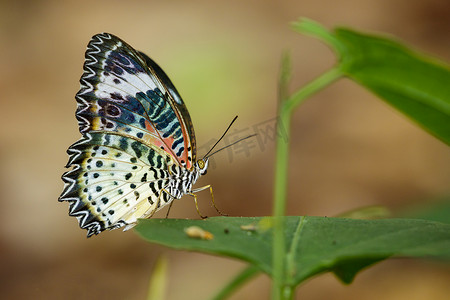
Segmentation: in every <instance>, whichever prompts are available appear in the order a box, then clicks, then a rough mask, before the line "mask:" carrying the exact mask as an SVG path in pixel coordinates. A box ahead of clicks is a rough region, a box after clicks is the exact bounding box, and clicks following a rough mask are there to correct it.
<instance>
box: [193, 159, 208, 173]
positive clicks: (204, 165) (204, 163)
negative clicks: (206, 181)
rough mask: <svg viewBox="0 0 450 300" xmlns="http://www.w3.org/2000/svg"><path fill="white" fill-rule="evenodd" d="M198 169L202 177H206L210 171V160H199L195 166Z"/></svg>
mask: <svg viewBox="0 0 450 300" xmlns="http://www.w3.org/2000/svg"><path fill="white" fill-rule="evenodd" d="M195 167H196V169H197V170H198V172H199V173H200V175H205V174H206V171H207V169H208V158H202V159H199V160H197V163H196V164H195Z"/></svg>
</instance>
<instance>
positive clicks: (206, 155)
mask: <svg viewBox="0 0 450 300" xmlns="http://www.w3.org/2000/svg"><path fill="white" fill-rule="evenodd" d="M237 117H238V116H236V117H234V119H233V121H231V123H230V125H228V128H227V130H225V132H224V133H223V134H222V136H221V137H220V139H219V140H218V141H217V142H216V143H215V144H214V146H212V148H211V149H209V151H208V153H206V154H205V156H203V159H205V158H207V157H208V154H209V153H210V152H211V151H212V150H213V149H214V147H216V146H217V144H218V143H219V142H220V141H221V140H222V139H223V137H224V136H225V134H227V132H228V130H230V128H231V125H233V123H234V121H236V119H237ZM210 156H211V155H210Z"/></svg>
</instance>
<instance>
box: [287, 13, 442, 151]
mask: <svg viewBox="0 0 450 300" xmlns="http://www.w3.org/2000/svg"><path fill="white" fill-rule="evenodd" d="M293 26H294V29H296V30H298V31H300V32H303V33H308V34H311V35H314V36H316V37H317V38H320V39H321V40H323V41H324V42H325V43H327V44H328V45H330V46H331V47H332V48H333V49H334V50H335V51H336V53H337V54H338V55H339V68H340V70H341V72H342V73H343V74H345V75H346V76H348V77H349V78H351V79H353V80H355V81H356V82H358V83H360V84H361V85H363V86H365V87H366V88H367V89H369V90H371V91H372V92H373V93H375V94H377V95H378V96H380V97H381V98H382V99H384V100H385V101H386V102H388V103H389V104H390V105H392V106H393V107H395V108H396V109H398V110H399V111H401V112H402V113H404V114H405V115H407V116H408V117H409V118H411V119H413V120H414V121H415V122H417V123H418V124H419V125H420V126H422V127H423V128H425V129H426V130H427V131H429V132H430V133H431V134H433V135H435V136H436V137H437V138H439V139H441V140H442V141H443V142H445V143H447V144H449V145H450V69H449V66H448V65H447V64H445V63H443V62H439V61H438V60H436V59H432V58H429V57H426V56H425V55H423V54H419V53H417V52H414V51H412V50H410V49H409V48H407V47H406V46H404V45H402V44H400V43H399V42H396V41H394V40H392V39H388V38H385V37H379V36H374V35H367V34H363V33H359V32H356V31H353V30H349V29H345V28H337V29H336V30H335V31H334V32H333V33H330V32H327V31H326V30H325V29H323V27H321V26H320V25H319V24H317V23H314V22H312V21H309V20H301V21H299V22H297V23H294V25H293Z"/></svg>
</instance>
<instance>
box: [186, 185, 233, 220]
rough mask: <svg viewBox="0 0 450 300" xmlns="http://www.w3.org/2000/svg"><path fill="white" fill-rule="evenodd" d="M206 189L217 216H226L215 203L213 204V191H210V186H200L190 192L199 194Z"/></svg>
mask: <svg viewBox="0 0 450 300" xmlns="http://www.w3.org/2000/svg"><path fill="white" fill-rule="evenodd" d="M208 188H209V192H210V193H211V200H212V204H213V206H214V208H215V209H216V211H217V212H218V213H219V215H221V216H228V215H227V214H225V213H223V212H221V211H220V210H219V209H218V208H217V206H216V203H215V202H214V194H213V189H212V186H211V185H210V184H208V185H205V186H202V187H201V188H198V189H195V190H193V191H192V192H193V193H196V192H200V191H203V190H206V189H208Z"/></svg>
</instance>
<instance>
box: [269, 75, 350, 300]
mask: <svg viewBox="0 0 450 300" xmlns="http://www.w3.org/2000/svg"><path fill="white" fill-rule="evenodd" d="M282 73H283V72H282ZM341 76H342V74H341V72H340V71H339V69H338V68H333V69H331V70H330V71H328V72H326V73H324V74H322V75H321V76H319V77H318V78H316V79H314V80H313V81H311V82H310V83H308V84H307V85H305V86H304V87H303V88H301V89H300V90H298V91H297V92H295V93H294V94H293V95H292V96H290V97H289V98H288V99H281V101H280V108H279V118H278V123H277V130H278V131H277V132H278V135H277V145H276V147H277V148H276V149H277V153H276V162H275V188H274V206H273V216H274V231H273V232H274V236H273V256H272V264H273V287H272V299H273V300H279V299H283V300H285V299H292V297H293V294H294V289H295V287H294V286H290V285H288V284H287V282H289V280H287V278H286V266H285V263H286V261H285V258H286V243H285V238H284V219H283V217H284V216H285V214H286V193H287V181H288V163H289V160H288V158H289V136H290V132H291V128H290V126H291V116H292V112H293V111H294V109H295V108H296V107H297V106H298V105H300V104H301V103H302V102H303V101H304V100H306V99H307V98H308V97H309V96H311V95H312V94H314V93H315V92H317V91H319V90H321V89H323V88H324V87H325V86H327V85H329V84H331V83H332V82H333V81H335V80H337V79H338V78H339V77H341ZM281 84H283V81H282V80H281ZM284 89H285V87H284V86H281V88H280V90H284Z"/></svg>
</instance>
